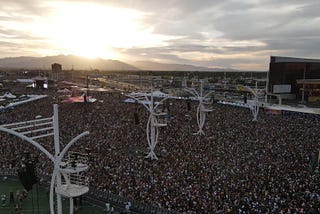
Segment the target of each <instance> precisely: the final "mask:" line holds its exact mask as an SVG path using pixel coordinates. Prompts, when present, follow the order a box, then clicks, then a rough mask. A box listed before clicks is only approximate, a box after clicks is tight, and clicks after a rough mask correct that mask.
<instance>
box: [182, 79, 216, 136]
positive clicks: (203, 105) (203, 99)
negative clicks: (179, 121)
mask: <svg viewBox="0 0 320 214" xmlns="http://www.w3.org/2000/svg"><path fill="white" fill-rule="evenodd" d="M184 90H185V91H187V92H188V93H190V94H192V96H193V97H194V98H195V99H196V100H198V101H199V105H198V108H197V123H198V128H199V130H198V131H197V132H196V133H195V134H196V135H205V133H204V131H203V127H204V124H205V122H206V114H207V113H208V112H211V111H212V109H211V108H210V107H209V105H210V104H212V102H210V99H209V95H210V94H211V93H213V91H210V92H208V93H207V94H206V95H203V81H200V93H198V92H197V90H196V89H194V88H185V89H184Z"/></svg>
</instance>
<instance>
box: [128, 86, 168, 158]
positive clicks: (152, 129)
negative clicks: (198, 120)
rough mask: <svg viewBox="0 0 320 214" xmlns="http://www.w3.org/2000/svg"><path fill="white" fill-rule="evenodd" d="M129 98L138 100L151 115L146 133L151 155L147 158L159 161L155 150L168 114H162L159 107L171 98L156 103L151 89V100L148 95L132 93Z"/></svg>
mask: <svg viewBox="0 0 320 214" xmlns="http://www.w3.org/2000/svg"><path fill="white" fill-rule="evenodd" d="M127 96H128V97H130V98H132V99H134V100H136V101H137V102H138V103H140V104H142V105H143V106H144V107H145V108H146V109H147V110H148V111H149V113H150V115H149V119H148V123H147V127H146V133H147V141H148V145H149V153H148V155H147V156H146V157H147V158H150V159H151V160H158V157H157V155H156V154H155V152H154V149H155V147H156V145H157V143H158V136H159V130H158V129H159V128H160V127H164V126H167V123H166V122H165V121H164V120H163V118H161V117H163V116H164V115H165V114H166V113H164V112H160V111H159V110H158V106H159V105H160V104H162V103H163V102H164V101H165V100H166V99H168V98H169V96H166V97H164V98H162V99H161V100H160V101H159V102H156V103H155V102H154V92H153V90H152V87H151V93H150V98H149V96H148V94H146V93H131V94H128V95H127Z"/></svg>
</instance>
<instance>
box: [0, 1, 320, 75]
mask: <svg viewBox="0 0 320 214" xmlns="http://www.w3.org/2000/svg"><path fill="white" fill-rule="evenodd" d="M319 11H320V1H319V0H224V1H222V0H219V1H218V0H165V1H161V0H113V1H108V0H92V1H84V0H78V1H77V0H73V1H71V0H70V1H49V0H10V1H8V0H0V57H1V58H2V57H11V56H46V55H57V54H75V55H81V56H87V57H101V58H113V59H119V60H123V61H133V60H154V61H158V62H169V63H183V64H193V65H200V66H207V67H229V68H234V69H245V70H267V69H268V63H269V58H270V55H282V56H293V57H307V58H320V12H319Z"/></svg>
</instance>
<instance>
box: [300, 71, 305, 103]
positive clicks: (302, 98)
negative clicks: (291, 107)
mask: <svg viewBox="0 0 320 214" xmlns="http://www.w3.org/2000/svg"><path fill="white" fill-rule="evenodd" d="M305 79H306V66H305V67H304V70H303V80H305ZM304 90H305V84H304V81H303V84H302V96H301V102H302V103H305V100H304Z"/></svg>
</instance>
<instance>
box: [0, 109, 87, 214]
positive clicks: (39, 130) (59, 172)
mask: <svg viewBox="0 0 320 214" xmlns="http://www.w3.org/2000/svg"><path fill="white" fill-rule="evenodd" d="M53 112H54V113H53V116H52V117H48V118H42V119H36V120H30V121H24V122H17V123H11V124H3V125H1V126H0V131H3V132H6V133H9V134H12V135H15V136H17V137H19V138H21V139H23V140H25V141H27V142H29V143H31V144H32V145H33V146H35V147H36V148H37V149H39V150H40V151H41V152H43V153H44V154H45V155H46V156H47V157H48V158H49V159H50V160H51V161H52V163H53V168H54V169H53V173H52V178H51V184H50V199H49V200H50V213H51V214H54V213H55V209H54V200H53V195H54V190H55V193H56V196H57V204H56V205H57V206H56V207H57V213H58V214H62V202H61V196H65V197H68V198H69V199H70V211H69V212H70V213H73V197H78V196H80V195H83V194H85V193H87V192H88V191H89V187H87V186H86V185H84V183H85V182H83V181H82V182H77V183H73V182H74V179H72V180H71V179H70V177H73V178H74V177H77V175H79V173H81V172H83V171H86V170H87V169H88V165H87V164H85V163H81V162H73V163H72V165H71V164H70V162H68V161H63V160H64V159H63V158H64V156H65V154H66V152H67V151H68V149H69V148H70V147H71V146H72V145H73V144H74V143H75V142H76V141H77V140H79V139H80V138H81V137H83V136H85V135H88V134H89V132H88V131H86V132H83V133H81V134H80V135H78V136H76V137H75V138H73V139H72V140H71V141H70V142H69V143H68V144H67V145H66V147H65V148H64V149H63V150H62V151H60V142H59V121H58V105H57V104H54V105H53ZM49 136H54V151H55V152H54V155H53V154H51V153H50V152H49V151H48V150H46V149H45V148H44V147H43V146H42V145H40V144H39V143H38V142H36V141H35V140H36V139H40V138H45V137H49ZM61 176H63V178H64V183H62V182H61V181H62V179H61V178H62V177H61ZM77 180H78V181H80V180H81V179H80V178H78V179H77Z"/></svg>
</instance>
